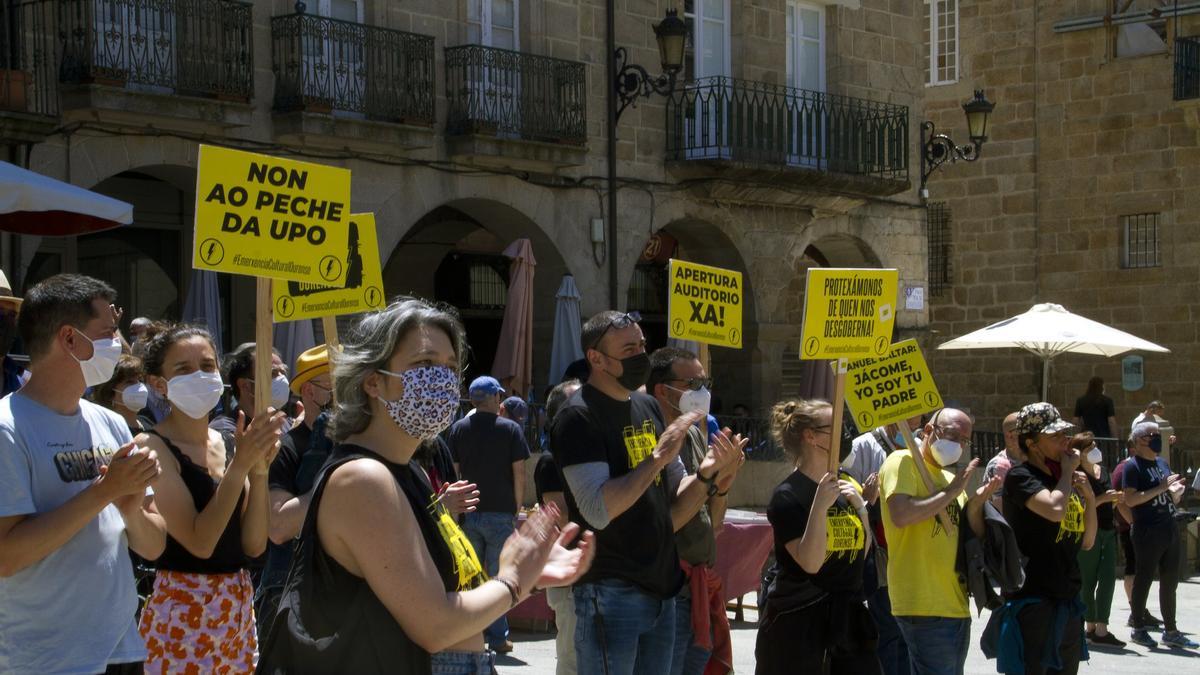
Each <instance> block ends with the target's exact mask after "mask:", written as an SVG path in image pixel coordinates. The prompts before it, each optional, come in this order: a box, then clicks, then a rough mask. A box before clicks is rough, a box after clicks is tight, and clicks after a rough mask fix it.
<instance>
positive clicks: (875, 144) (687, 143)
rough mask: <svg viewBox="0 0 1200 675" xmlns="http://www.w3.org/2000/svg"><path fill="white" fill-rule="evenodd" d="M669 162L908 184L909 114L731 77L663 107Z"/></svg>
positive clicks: (697, 85) (697, 84) (700, 83)
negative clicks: (790, 169) (731, 163)
mask: <svg viewBox="0 0 1200 675" xmlns="http://www.w3.org/2000/svg"><path fill="white" fill-rule="evenodd" d="M667 158H668V159H671V160H699V159H728V160H736V161H745V162H755V163H765V164H780V165H790V166H797V167H805V168H811V169H817V170H821V171H832V172H837V173H844V174H851V175H859V176H873V177H876V178H886V179H895V180H907V179H908V107H907V106H902V105H895V104H891V103H881V102H878V101H868V100H865V99H859V98H851V97H849V96H837V95H834V94H826V93H822V92H817V91H808V90H806V89H795V88H792V87H783V86H779V85H773V84H767V83H764V82H753V81H748V80H737V79H733V78H729V77H707V78H701V79H698V80H696V81H694V82H692V83H689V84H687V85H685V86H683V87H682V88H680V89H679V90H677V91H676V92H675V93H673V94H672V95H671V97H670V98H669V99H668V101H667Z"/></svg>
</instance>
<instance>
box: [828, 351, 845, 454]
mask: <svg viewBox="0 0 1200 675" xmlns="http://www.w3.org/2000/svg"><path fill="white" fill-rule="evenodd" d="M832 363H833V370H834V372H835V373H837V376H836V377H835V378H834V384H833V400H832V401H830V403H831V404H832V405H833V419H832V420H830V422H829V424H830V427H829V473H831V474H833V476H834V478H837V475H838V473H837V471H838V465H840V464H841V463H842V460H841V459H839V456H840V455H841V449H842V409H843V408H845V407H846V368H847V366H848V365H849V363H848V362H847V360H846V359H837V360H836V361H833V362H832Z"/></svg>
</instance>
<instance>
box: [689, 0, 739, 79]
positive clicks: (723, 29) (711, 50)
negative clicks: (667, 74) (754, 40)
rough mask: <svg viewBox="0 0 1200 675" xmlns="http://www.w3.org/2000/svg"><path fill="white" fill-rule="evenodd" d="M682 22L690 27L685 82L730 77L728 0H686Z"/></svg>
mask: <svg viewBox="0 0 1200 675" xmlns="http://www.w3.org/2000/svg"><path fill="white" fill-rule="evenodd" d="M683 20H684V22H685V23H686V24H687V27H688V37H687V44H686V47H685V52H684V59H683V79H684V81H685V82H688V81H691V80H697V79H700V78H703V77H714V76H719V75H724V76H728V75H729V73H730V61H729V23H730V22H729V0H684V2H683Z"/></svg>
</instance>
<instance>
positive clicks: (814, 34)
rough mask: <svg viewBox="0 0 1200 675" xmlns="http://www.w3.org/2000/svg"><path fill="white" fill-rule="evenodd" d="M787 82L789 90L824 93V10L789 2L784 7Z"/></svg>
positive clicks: (790, 0) (805, 4) (793, 0)
mask: <svg viewBox="0 0 1200 675" xmlns="http://www.w3.org/2000/svg"><path fill="white" fill-rule="evenodd" d="M787 82H788V86H789V87H796V88H798V89H808V90H811V91H825V8H824V7H822V6H821V5H814V4H809V3H805V2H796V0H789V2H788V4H787Z"/></svg>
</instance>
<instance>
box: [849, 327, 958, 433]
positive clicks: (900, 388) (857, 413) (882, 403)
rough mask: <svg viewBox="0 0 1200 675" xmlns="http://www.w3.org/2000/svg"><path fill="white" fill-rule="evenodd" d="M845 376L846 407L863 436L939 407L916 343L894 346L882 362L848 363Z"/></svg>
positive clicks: (935, 385)
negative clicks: (877, 428) (847, 383)
mask: <svg viewBox="0 0 1200 675" xmlns="http://www.w3.org/2000/svg"><path fill="white" fill-rule="evenodd" d="M848 376H849V378H850V382H849V386H848V387H846V403H847V404H848V405H849V406H850V414H851V415H853V416H854V423H855V424H857V425H858V430H859V431H862V432H864V433H865V432H867V431H869V430H871V429H874V428H875V427H878V426H882V425H884V424H891V423H893V422H899V421H901V420H906V419H908V418H910V417H913V416H914V415H920V414H922V413H927V412H930V411H932V410H937V409H938V408H941V407H942V395H941V394H939V393H938V390H937V384H936V383H934V381H933V376H932V375H931V374H930V373H929V366H927V365H925V357H924V356H923V355H922V354H921V348H920V347H919V346H918V345H917V341H916V340H905V341H903V342H897V343H896V344H894V345H892V348H891V350H890V351H889V352H888V354H887V356H885V357H883V358H871V357H867V358H862V359H856V360H853V361H851V362H850V364H849V372H848Z"/></svg>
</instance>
